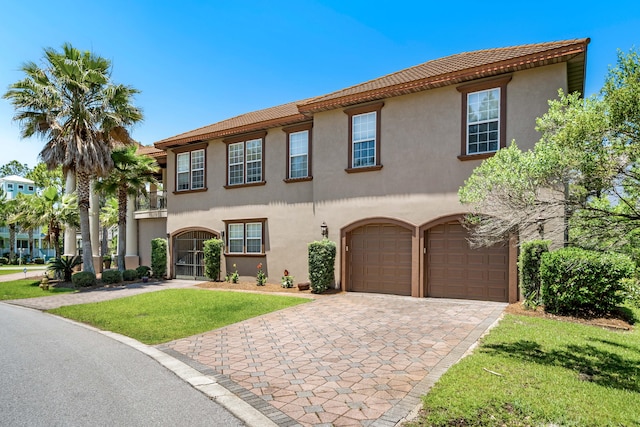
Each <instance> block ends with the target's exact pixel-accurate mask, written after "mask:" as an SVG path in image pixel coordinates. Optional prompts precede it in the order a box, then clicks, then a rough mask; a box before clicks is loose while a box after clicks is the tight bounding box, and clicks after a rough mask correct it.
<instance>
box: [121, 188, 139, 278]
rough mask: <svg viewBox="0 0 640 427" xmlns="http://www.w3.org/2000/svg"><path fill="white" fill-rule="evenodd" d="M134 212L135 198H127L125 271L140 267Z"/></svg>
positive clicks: (136, 224)
mask: <svg viewBox="0 0 640 427" xmlns="http://www.w3.org/2000/svg"><path fill="white" fill-rule="evenodd" d="M135 210H136V197H135V196H128V199H127V230H126V233H127V242H126V244H127V246H126V248H125V257H124V264H125V267H126V268H127V269H129V268H136V267H138V266H139V265H140V257H139V256H138V223H137V222H136V219H135V216H134V215H133V213H134V212H135Z"/></svg>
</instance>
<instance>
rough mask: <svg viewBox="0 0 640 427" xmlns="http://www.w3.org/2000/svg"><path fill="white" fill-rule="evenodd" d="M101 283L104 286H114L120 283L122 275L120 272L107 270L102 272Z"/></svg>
mask: <svg viewBox="0 0 640 427" xmlns="http://www.w3.org/2000/svg"><path fill="white" fill-rule="evenodd" d="M102 281H103V282H104V283H106V284H109V285H110V284H114V283H120V282H122V273H121V272H120V270H116V269H109V270H104V271H103V272H102Z"/></svg>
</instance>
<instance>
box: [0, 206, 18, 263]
mask: <svg viewBox="0 0 640 427" xmlns="http://www.w3.org/2000/svg"><path fill="white" fill-rule="evenodd" d="M3 198H4V195H3ZM17 213H18V202H17V200H16V199H9V200H4V201H3V202H2V208H0V225H3V226H6V227H8V228H9V260H11V261H13V260H14V259H15V257H16V252H15V247H16V232H17V228H18V222H17V221H16V214H17Z"/></svg>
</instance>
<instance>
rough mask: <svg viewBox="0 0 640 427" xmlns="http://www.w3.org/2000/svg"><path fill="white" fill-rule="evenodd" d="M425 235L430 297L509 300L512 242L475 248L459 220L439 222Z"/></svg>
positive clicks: (427, 279)
mask: <svg viewBox="0 0 640 427" xmlns="http://www.w3.org/2000/svg"><path fill="white" fill-rule="evenodd" d="M425 234H426V235H425V241H426V242H427V243H426V244H427V248H426V253H425V267H426V268H425V272H426V281H427V296H430V297H441V298H463V299H474V300H485V301H503V302H506V301H508V299H509V295H508V288H509V274H508V273H509V271H508V264H509V247H508V245H506V244H505V245H495V246H492V247H490V248H478V249H471V248H470V247H469V243H468V241H467V237H468V235H467V230H466V229H465V228H464V227H463V226H462V225H460V223H459V222H449V223H446V224H440V225H436V226H434V227H432V228H430V229H429V230H427V231H426V232H425Z"/></svg>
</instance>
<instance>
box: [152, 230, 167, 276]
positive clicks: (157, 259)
mask: <svg viewBox="0 0 640 427" xmlns="http://www.w3.org/2000/svg"><path fill="white" fill-rule="evenodd" d="M151 271H152V272H153V277H155V278H157V279H162V278H163V277H164V276H165V274H167V239H163V238H162V237H158V238H157V239H153V240H152V241H151Z"/></svg>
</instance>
